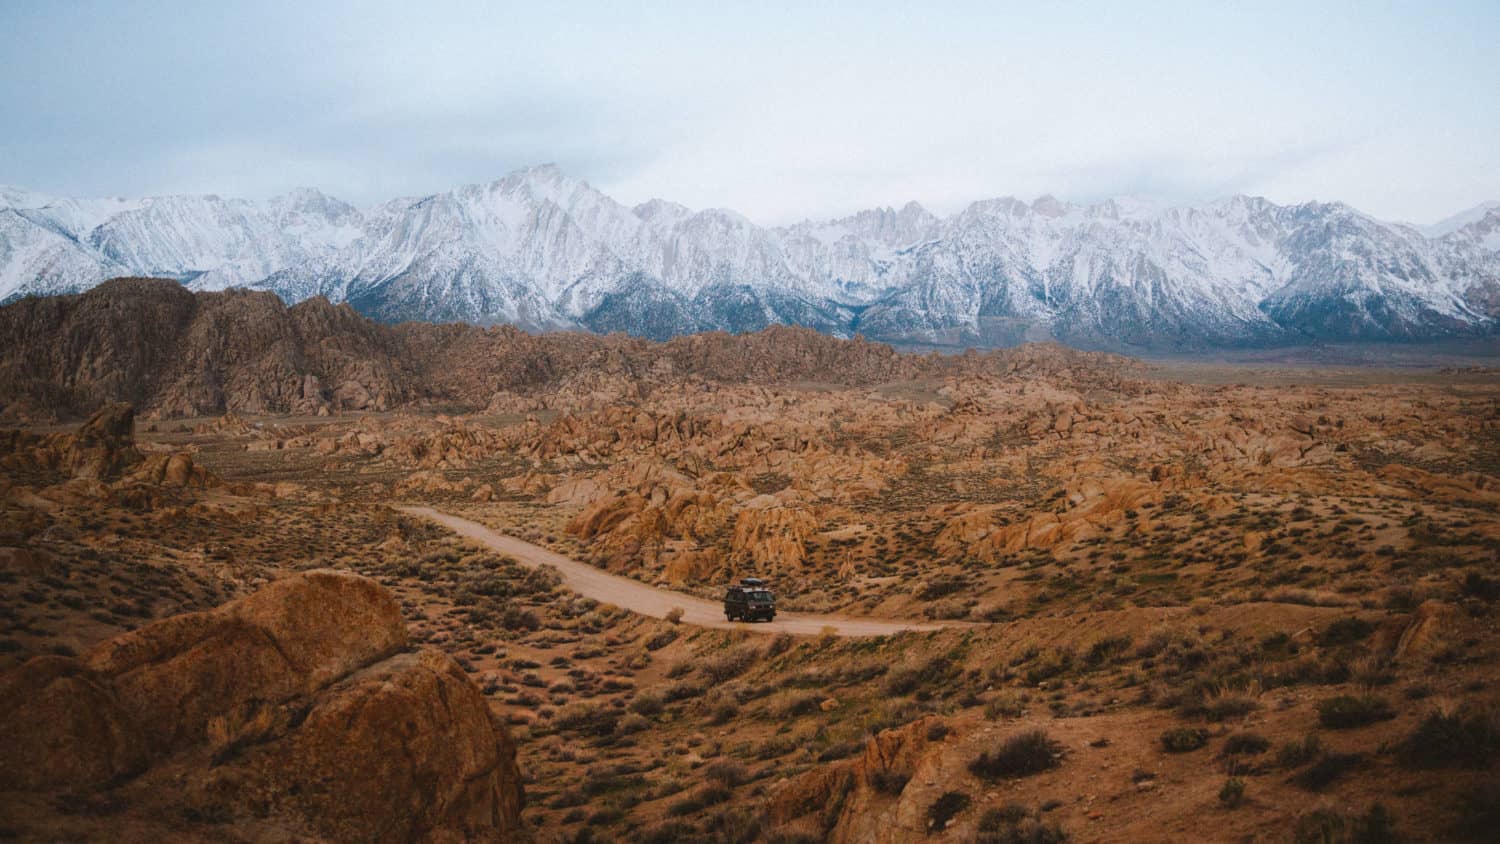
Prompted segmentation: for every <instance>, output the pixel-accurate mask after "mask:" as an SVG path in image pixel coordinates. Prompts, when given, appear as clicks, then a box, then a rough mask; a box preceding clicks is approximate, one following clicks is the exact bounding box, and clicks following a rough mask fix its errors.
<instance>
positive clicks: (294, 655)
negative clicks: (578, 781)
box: [0, 571, 524, 841]
mask: <svg viewBox="0 0 1500 844" xmlns="http://www.w3.org/2000/svg"><path fill="white" fill-rule="evenodd" d="M0 789H3V790H4V791H5V792H7V793H9V794H10V796H11V797H12V798H14V799H16V800H18V801H19V804H20V805H25V806H30V807H32V809H35V808H36V806H38V805H42V804H38V803H36V802H35V801H28V800H27V797H26V796H27V795H28V794H41V795H46V794H61V793H67V794H74V795H87V794H107V795H109V797H110V799H112V800H115V801H117V802H118V803H120V804H121V805H125V806H128V807H130V809H129V813H130V815H131V816H132V820H135V821H140V822H143V823H146V824H148V825H155V826H158V827H159V828H160V830H161V832H162V833H163V834H171V833H173V832H174V831H180V827H182V826H184V825H185V826H186V827H188V828H189V830H191V828H192V826H193V823H192V819H193V818H218V819H220V820H221V821H222V820H223V819H226V818H229V819H233V821H234V823H235V827H236V829H237V832H238V833H239V834H243V835H245V837H253V838H263V837H265V836H273V837H281V838H285V837H288V836H291V837H300V836H315V837H319V838H326V839H331V840H344V841H348V840H428V841H454V840H486V841H490V840H519V839H521V838H523V837H524V836H523V833H522V829H521V826H520V820H519V815H520V808H521V804H522V799H523V798H522V790H521V785H520V777H519V774H518V773H517V771H516V767H515V759H514V747H513V746H512V744H511V742H510V739H509V736H508V734H507V732H506V730H505V728H504V727H503V726H502V725H500V724H498V723H496V722H495V721H494V720H493V719H492V718H491V715H490V712H489V710H488V708H487V706H486V704H485V701H484V698H483V696H482V694H481V693H480V691H479V690H478V689H477V688H476V687H475V686H474V685H473V683H472V682H470V681H469V680H468V678H467V677H466V676H465V674H464V672H463V671H462V670H461V669H460V668H459V667H458V665H457V664H456V663H454V661H453V660H452V659H451V658H450V657H448V656H446V655H444V654H443V653H441V652H440V651H436V650H430V649H429V650H421V651H410V650H408V649H407V635H406V629H405V627H404V625H403V624H402V621H401V614H400V608H399V606H398V604H397V603H396V600H395V598H394V597H393V596H392V595H391V594H390V593H389V592H387V591H386V590H385V589H384V588H382V587H380V586H379V585H377V584H376V583H374V582H373V581H371V580H367V579H365V578H362V577H359V576H356V575H352V574H346V573H338V572H332V571H314V572H309V573H305V574H301V575H295V576H292V577H288V578H285V579H282V580H279V581H276V582H274V583H272V584H271V585H269V586H267V587H266V588H264V589H262V590H260V591H259V592H256V593H254V594H253V595H250V596H248V597H246V598H243V599H240V600H238V601H234V602H232V603H229V604H226V605H223V606H221V607H219V608H217V609H214V610H211V611H207V612H201V613H190V614H187V615H180V616H175V617H172V618H168V619H164V620H162V621H158V622H155V623H153V624H149V625H147V626H145V627H142V628H140V629H138V630H135V631H132V632H130V633H126V634H124V635H121V636H118V637H116V638H114V639H111V640H108V641H105V642H103V643H101V644H99V645H98V646H97V647H95V648H94V649H93V650H92V651H90V652H89V653H87V654H85V655H83V656H81V657H78V658H72V657H62V656H43V657H37V658H33V659H32V660H30V661H28V662H26V663H24V664H22V665H21V666H19V667H17V668H15V669H13V670H12V671H10V672H9V673H8V674H6V675H5V676H3V677H0ZM19 820H20V822H21V824H22V826H21V827H20V829H19V831H20V832H21V833H23V834H24V833H25V832H26V830H27V829H34V830H40V829H44V828H48V827H49V826H50V825H51V824H53V823H54V822H55V820H56V819H51V818H48V817H45V816H43V815H39V814H28V815H27V816H26V817H23V818H20V819H19ZM12 823H14V821H13V822H12ZM28 823H29V824H32V825H33V826H31V827H28V826H26V824H28ZM94 834H107V833H105V829H104V828H103V827H100V828H98V829H96V830H94Z"/></svg>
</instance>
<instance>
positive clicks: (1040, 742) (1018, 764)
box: [969, 730, 1062, 779]
mask: <svg viewBox="0 0 1500 844" xmlns="http://www.w3.org/2000/svg"><path fill="white" fill-rule="evenodd" d="M1061 752H1062V745H1061V744H1059V743H1057V742H1055V741H1053V740H1052V737H1051V736H1049V735H1048V734H1047V732H1046V731H1045V730H1027V731H1026V732H1023V733H1018V734H1016V735H1013V736H1011V737H1010V738H1008V739H1006V740H1005V742H1004V743H1003V744H1001V745H1000V747H999V748H998V749H997V750H996V751H995V752H994V753H990V752H989V751H984V752H982V753H980V754H979V756H978V758H976V759H975V760H974V761H972V762H970V763H969V770H970V771H971V772H973V773H974V774H975V775H976V776H980V777H985V778H987V779H1001V778H1004V779H1014V778H1016V777H1025V776H1030V775H1032V774H1039V773H1041V772H1043V771H1046V770H1050V769H1052V768H1055V767H1057V763H1058V755H1059V754H1060V753H1061Z"/></svg>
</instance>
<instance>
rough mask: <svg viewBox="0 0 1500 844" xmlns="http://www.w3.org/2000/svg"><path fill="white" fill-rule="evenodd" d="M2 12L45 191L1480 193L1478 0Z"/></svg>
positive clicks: (1367, 201) (40, 8) (796, 209)
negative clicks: (525, 185) (524, 185)
mask: <svg viewBox="0 0 1500 844" xmlns="http://www.w3.org/2000/svg"><path fill="white" fill-rule="evenodd" d="M7 16H8V18H9V20H8V23H9V24H10V26H9V27H8V30H7V31H6V32H4V33H0V114H5V115H7V131H6V132H5V133H3V134H0V182H11V183H16V184H23V185H28V186H32V187H36V188H38V189H44V190H51V191H59V192H71V193H77V194H102V193H123V194H140V193H154V192H170V191H194V192H218V193H222V194H229V195H247V196H267V195H271V194H274V193H277V192H280V191H283V190H286V189H288V188H290V187H293V186H297V185H302V184H311V185H314V186H317V187H321V188H323V189H325V190H327V191H329V192H331V193H334V194H336V195H340V196H343V197H345V198H348V199H350V200H353V201H356V202H360V203H369V202H373V201H377V200H381V199H385V198H389V197H393V196H396V195H410V194H420V193H426V192H431V191H437V190H443V189H446V188H449V187H452V186H454V185H457V184H463V183H470V182H478V181H487V180H490V179H494V178H497V177H499V176H500V175H502V174H504V173H505V172H508V171H509V170H512V169H514V168H516V167H520V166H524V165H528V164H534V163H540V162H546V161H555V162H557V163H559V164H561V165H562V166H563V167H564V168H565V169H567V170H568V171H569V172H572V173H575V174H577V175H580V176H583V177H585V178H587V179H589V180H590V181H592V182H594V183H595V184H596V185H598V186H599V187H601V188H602V189H604V190H606V191H607V192H609V193H611V194H614V195H616V196H617V198H619V199H621V200H622V201H626V202H636V201H641V200H644V199H647V198H650V197H652V196H663V197H666V198H670V199H674V200H677V201H681V202H683V203H685V204H688V205H691V206H694V207H705V206H725V207H733V208H736V209H738V210H741V211H743V212H745V213H747V214H748V215H749V216H751V217H752V218H753V219H756V220H757V221H760V222H770V223H776V222H787V221H790V220H794V219H799V218H801V217H804V216H813V217H818V216H829V215H834V214H840V213H847V212H850V211H854V210H857V209H859V208H862V207H868V206H870V205H875V204H899V203H902V202H905V201H907V200H909V199H917V200H920V201H922V202H924V203H925V204H928V205H930V206H932V207H934V208H935V209H936V210H940V211H951V210H956V209H957V208H959V207H962V205H964V204H965V203H967V202H969V201H972V200H975V199H980V198H985V197H990V196H997V195H1006V194H1012V195H1017V196H1021V197H1023V198H1024V197H1031V196H1036V195H1038V194H1041V193H1052V194H1056V195H1059V196H1062V197H1064V198H1072V199H1080V200H1088V199H1095V198H1099V197H1103V196H1109V195H1117V194H1150V195H1154V196H1159V197H1164V198H1173V199H1198V198H1205V197H1210V196H1218V195H1222V194H1226V193H1233V192H1242V191H1243V192H1250V193H1262V194H1265V195H1267V196H1269V197H1270V198H1272V199H1274V200H1277V201H1283V202H1285V201H1300V200H1305V199H1309V198H1314V197H1317V198H1322V199H1329V198H1339V199H1345V200H1347V201H1350V202H1351V203H1353V204H1355V205H1357V206H1360V207H1364V208H1366V210H1369V211H1371V212H1372V213H1377V214H1380V215H1383V216H1388V217H1404V218H1408V219H1418V220H1421V219H1430V218H1435V217H1438V216H1443V215H1445V214H1447V213H1450V212H1451V211H1453V210H1456V209H1457V208H1461V207H1465V206H1467V205H1472V204H1474V203H1477V202H1478V201H1480V200H1482V199H1486V198H1494V197H1497V196H1500V168H1497V167H1495V166H1494V154H1493V150H1494V149H1496V148H1500V102H1497V100H1496V98H1495V97H1494V96H1493V95H1492V94H1491V93H1490V91H1489V88H1491V87H1493V84H1492V83H1493V81H1494V79H1493V71H1492V69H1491V68H1492V64H1491V58H1490V51H1489V47H1488V46H1487V45H1491V44H1493V43H1494V42H1495V40H1496V37H1497V36H1500V21H1497V18H1500V14H1497V13H1496V12H1495V8H1494V7H1493V6H1492V5H1489V4H1486V3H1482V2H1476V3H1473V4H1465V3H1456V4H1449V5H1446V6H1445V7H1444V8H1442V9H1440V10H1436V11H1429V10H1421V9H1416V8H1411V9H1407V8H1389V9H1381V10H1371V9H1368V8H1366V7H1364V6H1363V5H1357V4H1352V3H1351V4H1345V3H1339V2H1331V3H1326V4H1318V5H1317V6H1315V7H1307V6H1304V5H1298V4H1292V3H1273V4H1266V5H1263V6H1257V7H1256V8H1254V9H1248V8H1247V9H1235V8H1220V7H1216V6H1214V7H1211V6H1208V5H1205V6H1186V7H1185V6H1182V5H1181V4H1161V5H1156V4H1151V3H1144V4H1131V6H1130V7H1129V8H1125V7H1120V6H1117V5H1115V4H1103V3H1073V4H1066V5H1057V6H1040V7H1039V6H1036V4H1027V5H1024V6H1009V5H1006V4H992V3H984V4H981V3H963V2H953V3H935V4H931V5H927V6H924V7H922V8H921V9H917V8H915V7H912V6H910V5H909V4H895V3H881V2H861V3H853V2H833V3H828V4H818V5H817V6H815V7H814V6H799V5H791V4H785V5H778V4H775V3H769V4H765V5H757V6H756V7H753V8H745V9H742V10H741V9H734V10H729V11H723V10H716V9H709V8H706V7H702V6H699V5H689V4H685V3H649V2H648V3H642V4H591V3H566V2H564V3H558V4H547V5H542V4H519V3H517V4H488V3H485V4H480V3H461V2H451V3H431V4H423V5H421V6H420V7H418V6H414V5H411V4H398V3H375V2H360V3H347V4H344V3H326V4H305V3H289V2H280V3H277V2H268V3H262V4H247V5H245V6H238V7H224V6H222V4H209V5H208V6H203V5H194V4H186V3H157V4H142V5H136V4H128V5H125V4H102V3H101V4H36V5H25V6H21V7H18V8H14V9H10V10H7ZM1291 20H1295V21H1296V25H1295V26H1288V25H1287V23H1288V21H1291ZM1394 55H1402V56H1407V57H1410V59H1411V60H1410V61H1406V62H1393V61H1391V60H1390V57H1391V56H1394Z"/></svg>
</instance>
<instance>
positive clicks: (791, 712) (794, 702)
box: [781, 695, 822, 718]
mask: <svg viewBox="0 0 1500 844" xmlns="http://www.w3.org/2000/svg"><path fill="white" fill-rule="evenodd" d="M821 702H822V696H821V695H793V696H791V697H789V698H787V699H786V700H785V701H783V702H782V704H781V717H783V718H797V717H800V716H802V715H811V714H813V713H814V712H817V711H818V705H819V704H820V703H821Z"/></svg>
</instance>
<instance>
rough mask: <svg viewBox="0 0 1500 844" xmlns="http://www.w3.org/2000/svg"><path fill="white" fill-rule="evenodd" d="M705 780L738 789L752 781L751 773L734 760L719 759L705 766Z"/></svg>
mask: <svg viewBox="0 0 1500 844" xmlns="http://www.w3.org/2000/svg"><path fill="white" fill-rule="evenodd" d="M703 778H704V779H706V780H708V781H710V782H716V783H718V784H719V785H722V786H724V787H725V788H738V787H740V786H742V785H744V784H745V783H746V782H747V781H748V780H749V779H750V771H749V769H747V768H746V767H745V766H744V764H743V763H740V762H736V761H734V760H733V759H719V760H717V761H714V762H710V763H708V764H707V765H706V766H704V768H703Z"/></svg>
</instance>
